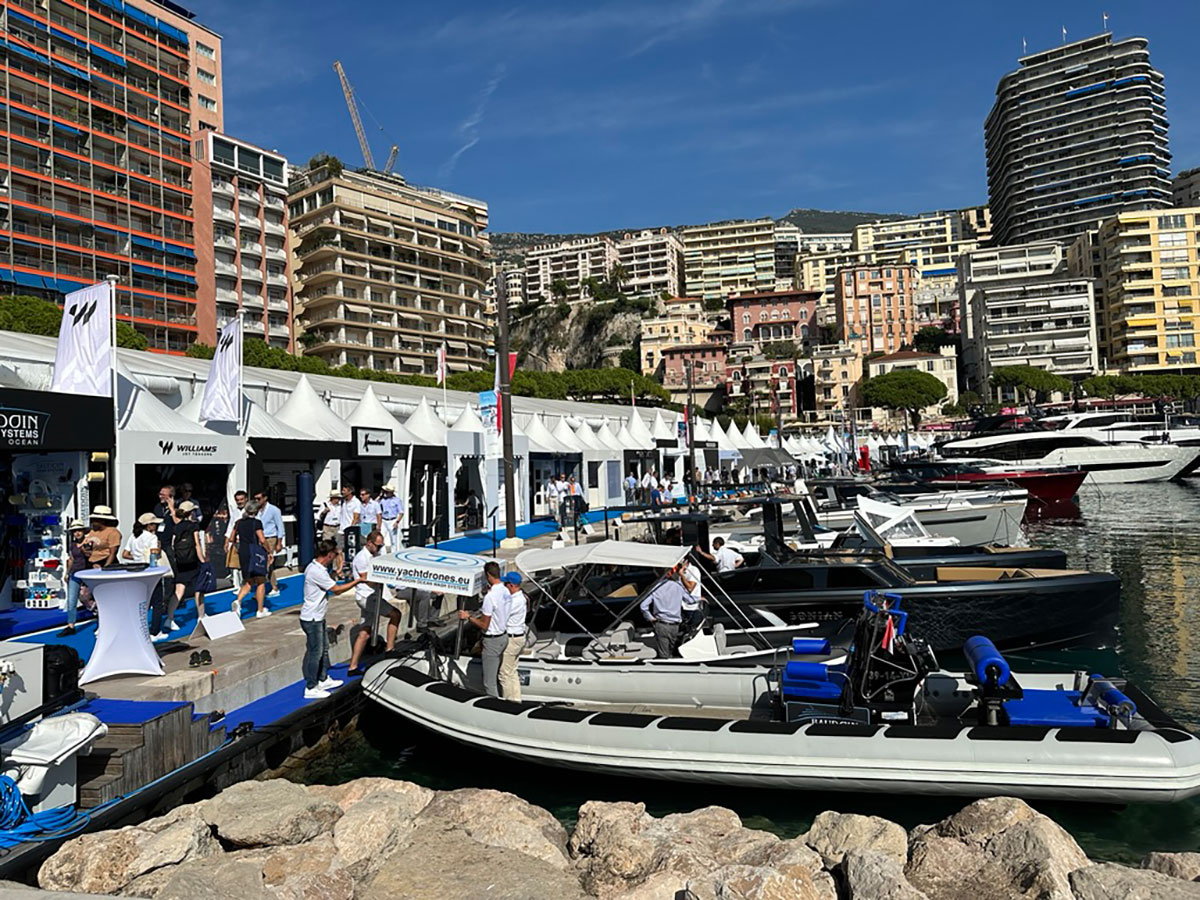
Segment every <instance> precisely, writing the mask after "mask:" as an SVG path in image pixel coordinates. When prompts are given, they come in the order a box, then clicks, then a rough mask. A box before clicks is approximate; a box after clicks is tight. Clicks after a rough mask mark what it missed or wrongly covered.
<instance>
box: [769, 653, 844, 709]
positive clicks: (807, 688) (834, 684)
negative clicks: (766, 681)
mask: <svg viewBox="0 0 1200 900" xmlns="http://www.w3.org/2000/svg"><path fill="white" fill-rule="evenodd" d="M845 677H846V673H845V672H843V671H842V668H841V667H840V666H825V665H822V664H821V663H813V662H800V661H798V660H793V661H792V662H789V663H788V664H787V665H785V666H784V667H783V682H782V687H783V696H784V699H787V700H837V699H838V698H840V697H841V696H842V683H843V682H844V681H845Z"/></svg>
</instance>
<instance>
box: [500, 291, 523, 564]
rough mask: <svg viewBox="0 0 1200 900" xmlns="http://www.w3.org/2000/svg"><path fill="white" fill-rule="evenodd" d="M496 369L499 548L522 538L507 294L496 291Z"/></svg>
mask: <svg viewBox="0 0 1200 900" xmlns="http://www.w3.org/2000/svg"><path fill="white" fill-rule="evenodd" d="M496 318H497V319H498V327H497V329H496V365H497V366H499V368H498V369H496V372H497V373H498V374H499V376H500V378H499V382H500V397H499V400H500V442H501V443H500V456H501V461H502V464H503V471H504V540H503V541H501V542H500V546H501V548H503V549H505V550H514V549H516V548H518V547H520V546H521V545H522V544H523V543H524V541H522V540H521V539H520V538H519V537H517V490H516V476H515V473H514V472H513V467H514V462H515V461H514V460H513V433H512V385H511V384H510V383H509V377H508V293H507V291H497V292H496Z"/></svg>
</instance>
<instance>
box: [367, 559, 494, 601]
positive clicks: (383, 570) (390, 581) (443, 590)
mask: <svg viewBox="0 0 1200 900" xmlns="http://www.w3.org/2000/svg"><path fill="white" fill-rule="evenodd" d="M487 562H488V560H487V559H485V558H484V557H482V556H472V555H470V554H469V553H453V552H451V551H449V550H438V549H437V548H436V547H406V548H404V549H401V550H397V551H396V552H395V553H386V554H384V553H381V554H380V555H379V556H377V557H375V558H374V559H373V560H371V567H370V569H368V570H367V578H368V580H370V581H374V582H377V583H379V584H386V585H388V586H390V587H400V588H419V589H424V590H427V591H434V592H435V593H439V594H456V595H460V596H470V595H472V594H478V593H480V592H481V591H482V590H483V567H484V564H485V563H487Z"/></svg>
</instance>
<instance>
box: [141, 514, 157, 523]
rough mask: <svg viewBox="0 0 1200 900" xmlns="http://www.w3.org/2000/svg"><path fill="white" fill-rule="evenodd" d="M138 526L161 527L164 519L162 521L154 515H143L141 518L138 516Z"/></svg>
mask: <svg viewBox="0 0 1200 900" xmlns="http://www.w3.org/2000/svg"><path fill="white" fill-rule="evenodd" d="M138 524H139V525H161V524H162V519H160V518H159V517H158V516H156V515H155V514H154V513H142V514H141V515H140V516H138Z"/></svg>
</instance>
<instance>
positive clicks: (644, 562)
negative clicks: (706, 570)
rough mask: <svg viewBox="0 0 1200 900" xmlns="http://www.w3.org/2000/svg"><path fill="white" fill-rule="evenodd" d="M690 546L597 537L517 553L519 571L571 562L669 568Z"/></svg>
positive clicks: (675, 563)
mask: <svg viewBox="0 0 1200 900" xmlns="http://www.w3.org/2000/svg"><path fill="white" fill-rule="evenodd" d="M689 549H691V548H689V547H673V546H670V545H667V544H641V543H638V542H636V541H598V542H596V543H595V544H580V545H579V546H577V547H562V548H560V549H558V550H554V549H550V548H538V549H534V550H525V551H522V552H521V553H518V554H517V559H516V563H517V568H518V569H520V570H521V571H522V572H542V571H545V570H547V569H568V568H571V567H572V566H584V565H588V566H593V565H595V566H637V567H639V568H640V567H643V566H648V567H651V568H657V569H670V568H672V567H674V566H675V565H677V564H678V563H679V562H680V560H682V559H683V558H684V557H686V556H687V555H688V550H689Z"/></svg>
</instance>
